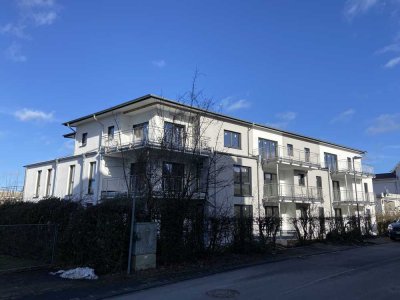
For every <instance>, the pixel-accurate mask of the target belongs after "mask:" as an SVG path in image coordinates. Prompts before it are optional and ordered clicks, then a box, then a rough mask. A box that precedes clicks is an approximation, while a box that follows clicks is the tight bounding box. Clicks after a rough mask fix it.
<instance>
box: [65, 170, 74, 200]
mask: <svg viewBox="0 0 400 300" xmlns="http://www.w3.org/2000/svg"><path fill="white" fill-rule="evenodd" d="M74 181H75V165H70V166H69V176H68V188H67V195H68V196H71V195H72V194H73V192H74Z"/></svg>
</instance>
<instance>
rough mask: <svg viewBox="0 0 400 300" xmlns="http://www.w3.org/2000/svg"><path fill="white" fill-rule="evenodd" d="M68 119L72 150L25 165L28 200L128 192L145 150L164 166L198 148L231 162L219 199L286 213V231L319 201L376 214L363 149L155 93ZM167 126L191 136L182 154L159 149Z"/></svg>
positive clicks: (333, 209) (259, 212)
mask: <svg viewBox="0 0 400 300" xmlns="http://www.w3.org/2000/svg"><path fill="white" fill-rule="evenodd" d="M193 113H195V114H196V115H197V116H200V119H195V118H192V117H193V115H192V114H193ZM194 119H195V120H196V121H193V120H194ZM140 124H145V125H140ZM171 124H172V125H171ZM64 125H66V126H68V127H70V128H71V129H72V130H73V131H74V132H73V133H72V134H69V135H66V136H67V137H70V138H74V140H75V147H74V153H73V156H70V157H66V158H60V159H56V160H52V161H47V162H42V163H36V164H31V165H28V166H26V177H25V186H24V199H25V200H37V199H41V198H44V197H49V196H55V197H60V198H72V199H77V200H78V199H79V200H82V201H85V202H86V203H92V204H96V203H97V202H98V201H100V200H101V199H102V197H103V198H104V197H109V196H111V195H112V193H119V192H125V191H126V189H127V188H126V184H125V182H124V181H125V180H124V179H125V178H126V174H127V173H129V165H130V163H134V162H135V161H136V160H137V152H136V151H137V150H138V149H143V148H144V147H147V148H148V149H150V151H153V152H154V153H156V154H155V159H154V164H155V165H158V166H159V167H160V170H161V168H162V166H163V163H165V162H166V161H167V162H170V163H171V164H172V163H174V164H178V163H182V164H183V165H185V166H186V165H187V161H186V160H187V159H188V157H187V156H185V152H190V151H191V149H194V148H196V155H198V157H199V161H201V160H203V161H204V162H206V161H207V159H209V157H210V156H212V155H214V154H215V155H217V156H218V157H220V159H219V160H218V164H219V165H223V166H224V168H223V170H222V171H221V173H220V174H218V176H219V178H220V179H221V181H222V180H230V184H229V185H226V186H224V187H223V188H217V187H216V186H210V187H209V189H210V191H208V192H209V194H210V195H212V199H213V201H214V206H218V205H226V204H227V205H228V206H231V208H232V211H234V210H233V208H234V207H235V205H236V208H240V207H242V208H245V209H250V211H251V212H252V214H253V216H254V217H257V216H264V215H265V214H266V213H267V214H268V213H273V214H279V215H280V216H282V217H283V219H284V221H285V222H284V223H283V229H284V230H290V228H291V226H290V222H289V219H290V218H291V217H295V216H298V215H299V214H301V212H302V210H303V209H305V208H307V207H309V206H310V205H311V206H312V207H313V208H315V209H316V210H317V211H318V212H319V213H320V214H321V215H322V214H323V215H324V216H334V215H335V214H336V215H338V214H340V215H342V216H349V215H355V213H356V204H357V202H358V204H359V207H360V211H361V214H365V213H370V214H371V215H374V214H375V210H374V201H375V198H374V190H373V186H372V177H373V171H372V169H371V168H369V167H366V166H364V165H363V164H362V163H361V156H362V155H363V154H364V151H361V150H357V149H352V148H349V147H345V146H340V145H336V144H334V143H330V142H325V141H321V140H318V139H314V138H310V137H306V136H301V135H297V134H293V133H290V132H286V131H282V130H278V129H273V128H270V127H266V126H262V125H257V124H254V123H250V122H246V121H243V120H238V119H234V118H231V117H228V116H224V115H220V114H215V113H211V112H206V111H201V110H198V109H194V108H192V107H188V106H185V105H181V104H178V103H176V102H173V101H170V100H166V99H163V98H160V97H157V96H152V95H148V96H144V97H141V98H139V99H136V100H133V101H131V102H127V103H124V104H121V105H119V106H116V107H113V108H111V109H108V110H105V111H101V112H98V113H95V114H93V115H89V116H86V117H82V118H79V119H76V120H73V121H70V122H67V123H65V124H64ZM168 126H169V127H168ZM171 126H172V127H171ZM167 127H168V128H172V131H174V132H176V133H177V134H178V133H179V135H181V134H182V136H184V137H185V138H184V139H185V141H186V144H185V147H187V149H184V150H183V151H182V153H180V152H176V153H175V152H174V153H172V155H170V154H166V152H157V151H159V146H160V143H162V142H163V141H165V132H166V128H167ZM135 128H136V129H135ZM142 128H145V129H142ZM196 130H197V131H196ZM199 131H201V133H200V134H199V133H198V132H199ZM143 132H145V134H144V133H143ZM143 134H144V135H145V137H143V136H141V135H143ZM143 138H145V139H146V145H143ZM82 142H83V143H82ZM327 155H328V156H327ZM191 157H193V156H191ZM353 165H354V167H353ZM72 166H74V167H72ZM71 168H73V169H71ZM49 170H52V171H49ZM71 170H72V171H71ZM49 172H50V173H49ZM185 172H187V171H186V170H185ZM248 173H249V174H250V176H249V177H248V176H247V174H248ZM48 174H50V177H49V176H48ZM216 181H217V179H216Z"/></svg>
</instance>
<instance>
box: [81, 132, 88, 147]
mask: <svg viewBox="0 0 400 300" xmlns="http://www.w3.org/2000/svg"><path fill="white" fill-rule="evenodd" d="M86 144H87V132H84V133H82V140H81V146H82V147H85V146H86Z"/></svg>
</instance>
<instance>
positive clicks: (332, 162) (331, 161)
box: [324, 153, 337, 171]
mask: <svg viewBox="0 0 400 300" xmlns="http://www.w3.org/2000/svg"><path fill="white" fill-rule="evenodd" d="M324 158H325V167H327V168H328V169H329V170H331V171H337V155H335V154H331V153H325V155H324Z"/></svg>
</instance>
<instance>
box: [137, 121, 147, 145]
mask: <svg viewBox="0 0 400 300" xmlns="http://www.w3.org/2000/svg"><path fill="white" fill-rule="evenodd" d="M148 135H149V123H147V122H146V123H142V124H137V125H133V143H134V144H145V143H146V142H147V139H148Z"/></svg>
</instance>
